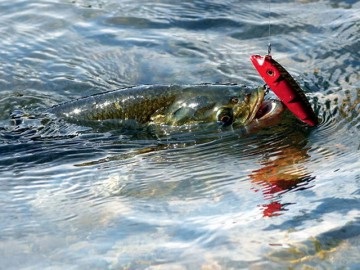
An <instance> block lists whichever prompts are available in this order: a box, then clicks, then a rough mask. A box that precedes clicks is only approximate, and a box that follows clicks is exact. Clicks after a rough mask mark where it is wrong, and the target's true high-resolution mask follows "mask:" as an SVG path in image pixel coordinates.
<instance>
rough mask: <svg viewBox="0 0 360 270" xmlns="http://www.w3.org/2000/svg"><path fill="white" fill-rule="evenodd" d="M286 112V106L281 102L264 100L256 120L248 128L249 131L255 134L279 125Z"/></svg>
mask: <svg viewBox="0 0 360 270" xmlns="http://www.w3.org/2000/svg"><path fill="white" fill-rule="evenodd" d="M284 110H285V106H284V104H283V103H282V102H281V101H280V100H276V99H264V100H263V101H262V103H261V104H260V106H259V109H258V110H257V112H256V114H255V117H254V119H253V120H252V121H251V122H250V123H249V125H248V126H247V128H246V129H247V131H248V132H255V131H258V130H259V129H261V128H264V127H269V126H273V125H276V124H278V123H279V122H280V120H281V115H282V113H283V112H284Z"/></svg>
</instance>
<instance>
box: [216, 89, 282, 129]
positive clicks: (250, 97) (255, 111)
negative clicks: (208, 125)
mask: <svg viewBox="0 0 360 270" xmlns="http://www.w3.org/2000/svg"><path fill="white" fill-rule="evenodd" d="M264 97H265V88H264V87H259V88H257V89H256V90H252V91H250V92H247V93H245V94H243V95H239V96H237V97H231V98H230V101H229V102H228V104H227V105H225V106H220V107H219V108H218V110H217V112H216V121H217V123H218V124H220V125H221V126H223V127H226V126H230V125H232V126H234V127H237V126H256V127H264V126H268V125H271V124H273V123H275V122H277V121H276V120H277V119H278V118H280V117H279V116H280V115H281V113H282V112H283V111H284V106H283V104H282V103H281V102H280V101H278V100H265V99H264Z"/></svg>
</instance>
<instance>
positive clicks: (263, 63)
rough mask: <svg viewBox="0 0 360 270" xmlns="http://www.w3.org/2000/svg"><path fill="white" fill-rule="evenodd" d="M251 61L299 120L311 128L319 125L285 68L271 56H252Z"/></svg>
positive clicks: (302, 93) (308, 104)
mask: <svg viewBox="0 0 360 270" xmlns="http://www.w3.org/2000/svg"><path fill="white" fill-rule="evenodd" d="M250 60H251V62H252V63H253V65H254V67H255V68H256V70H257V71H258V72H259V74H260V76H261V77H262V78H263V79H264V81H265V82H266V84H267V85H268V86H269V87H270V88H271V89H272V90H273V91H274V93H275V94H276V95H277V96H278V97H279V98H280V100H281V101H282V102H283V103H284V104H285V106H286V107H287V108H288V109H289V110H290V111H291V112H292V113H293V114H294V115H295V116H296V117H297V118H298V119H300V120H301V121H303V122H304V123H306V124H308V125H309V126H315V125H317V124H318V118H317V116H316V114H315V113H314V111H313V109H312V108H311V105H310V103H309V101H308V99H307V98H306V96H305V94H304V92H303V91H302V89H301V88H300V86H299V85H298V83H297V82H296V81H295V80H294V78H293V77H292V76H291V75H290V74H289V73H288V72H287V71H286V69H285V68H284V67H283V66H281V65H280V64H279V63H278V62H276V61H275V60H274V59H273V58H272V57H271V56H270V55H266V56H261V55H252V56H251V57H250Z"/></svg>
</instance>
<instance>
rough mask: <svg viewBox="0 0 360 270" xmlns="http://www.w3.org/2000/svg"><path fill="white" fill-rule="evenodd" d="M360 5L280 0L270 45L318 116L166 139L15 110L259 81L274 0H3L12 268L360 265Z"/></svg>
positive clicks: (5, 167) (5, 226)
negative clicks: (312, 124)
mask: <svg viewBox="0 0 360 270" xmlns="http://www.w3.org/2000/svg"><path fill="white" fill-rule="evenodd" d="M359 11H360V3H359V2H358V1H351V0H348V1H335V0H332V1H272V3H271V13H270V14H271V24H272V25H271V37H270V41H271V43H272V46H273V51H272V53H273V57H274V58H275V59H276V60H277V61H279V62H280V63H281V64H282V65H284V66H285V67H286V68H287V69H288V70H289V72H290V73H291V74H292V75H293V76H294V77H295V78H296V79H297V80H298V81H299V82H300V84H301V86H302V87H303V89H304V90H305V91H306V93H307V95H308V97H309V99H310V101H311V103H312V105H313V106H314V108H315V109H316V111H317V112H318V114H319V117H320V118H321V124H320V125H319V126H318V127H316V128H314V129H308V128H306V127H304V126H303V125H301V124H299V123H297V122H296V121H295V120H294V119H293V118H291V117H290V116H288V117H287V119H285V120H284V123H283V124H281V125H279V126H277V127H275V128H271V129H266V130H263V131H261V132H259V133H257V134H254V135H251V136H247V137H238V136H236V135H233V136H225V137H223V138H221V136H220V137H218V138H215V139H211V140H205V141H204V142H202V143H199V142H198V141H196V140H194V139H193V138H192V135H191V133H190V134H189V135H184V136H183V137H182V139H181V140H180V139H178V140H171V139H169V140H166V139H165V140H162V141H161V142H158V141H156V140H140V139H138V140H135V139H131V137H130V138H129V137H127V136H123V135H122V134H118V133H116V132H103V133H92V132H91V131H90V132H81V130H79V127H76V126H72V125H70V124H66V123H62V124H61V123H60V124H59V125H55V126H50V127H49V126H46V124H44V123H41V121H39V119H36V118H35V119H31V118H30V119H27V120H26V121H24V122H23V123H21V125H20V126H18V127H17V126H16V125H14V123H13V122H12V121H11V120H10V114H11V113H14V114H15V115H16V112H17V111H19V110H21V112H22V113H23V112H25V113H28V114H34V113H36V112H37V111H40V110H42V109H44V108H47V107H49V106H52V105H55V104H57V103H60V102H64V101H68V100H73V99H76V98H79V97H81V96H87V95H90V94H94V93H99V92H105V91H108V90H111V89H116V88H119V87H124V86H129V85H138V84H155V83H156V84H169V83H178V84H188V83H189V84H195V83H202V82H210V83H211V82H222V83H227V82H235V83H245V84H255V85H261V84H262V83H263V82H262V81H261V79H260V78H259V76H258V75H257V73H256V72H255V70H254V69H253V67H252V65H251V63H250V61H249V56H250V55H251V54H256V53H260V54H264V53H266V51H267V43H268V42H269V37H268V15H269V9H268V2H267V1H251V2H249V1H233V0H226V1H218V0H206V1H195V0H192V1H190V0H188V1H169V0H161V1H140V0H132V1H126V0H123V1H112V0H109V1H105V0H104V1H100V0H99V1H95V0H92V1H91V0H89V1H85V0H75V1H59V0H48V1H38V0H36V1H1V2H0V36H1V41H0V153H1V156H0V178H1V182H0V206H1V209H2V211H1V212H0V229H1V235H0V261H1V266H0V268H1V269H265V268H266V269H289V268H291V269H305V268H306V269H357V268H359V267H360V265H359V261H360V256H359V254H360V250H359V247H360V242H359V241H360V236H359V234H360V218H359V217H360V215H359V214H360V209H359V196H360V173H359V165H360V163H359V157H360V155H359V149H360V141H359V100H360V98H359V94H360V93H359V91H360V90H359V89H360V84H359V77H360V73H359V66H360V65H359V64H360V61H359V59H360V54H359V46H360V43H359V38H358V37H359V34H360V24H359V22H360V15H359V14H360V12H359ZM34 134H35V135H39V136H40V138H39V136H38V137H37V139H34Z"/></svg>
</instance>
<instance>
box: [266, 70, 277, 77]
mask: <svg viewBox="0 0 360 270" xmlns="http://www.w3.org/2000/svg"><path fill="white" fill-rule="evenodd" d="M266 74H267V75H269V76H271V77H272V76H274V75H275V72H274V70H272V69H268V70H267V71H266Z"/></svg>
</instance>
